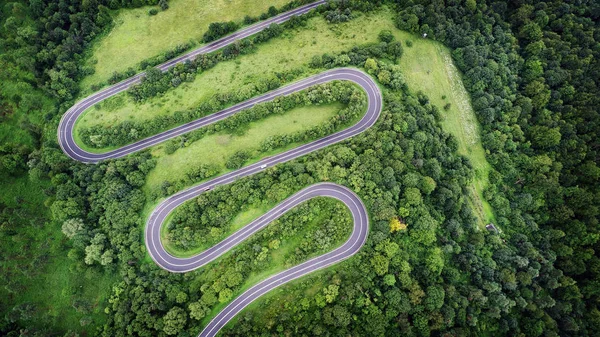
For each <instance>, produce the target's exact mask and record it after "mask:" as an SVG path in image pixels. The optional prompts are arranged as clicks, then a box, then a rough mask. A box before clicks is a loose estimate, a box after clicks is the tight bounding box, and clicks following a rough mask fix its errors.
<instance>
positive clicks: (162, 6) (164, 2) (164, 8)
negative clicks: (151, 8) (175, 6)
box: [158, 0, 169, 11]
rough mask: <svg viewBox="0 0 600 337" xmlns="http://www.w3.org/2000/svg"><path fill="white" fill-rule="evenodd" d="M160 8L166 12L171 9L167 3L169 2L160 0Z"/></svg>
mask: <svg viewBox="0 0 600 337" xmlns="http://www.w3.org/2000/svg"><path fill="white" fill-rule="evenodd" d="M158 6H159V7H160V9H161V10H163V11H166V10H167V9H169V3H168V2H167V0H160V1H159V2H158Z"/></svg>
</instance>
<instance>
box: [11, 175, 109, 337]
mask: <svg viewBox="0 0 600 337" xmlns="http://www.w3.org/2000/svg"><path fill="white" fill-rule="evenodd" d="M49 185H50V184H49V182H48V181H42V182H39V183H38V182H32V181H30V180H29V179H28V178H27V177H21V178H17V179H14V178H12V179H10V180H7V179H5V178H2V179H0V189H1V190H2V191H3V193H2V194H0V202H2V203H4V204H6V205H7V206H8V207H15V206H16V204H17V202H20V203H21V207H22V210H23V212H26V213H27V219H30V220H29V224H28V225H27V226H21V227H19V228H15V231H16V232H17V235H14V236H11V238H12V239H11V240H6V241H3V243H2V246H1V247H0V255H3V256H5V257H7V260H3V261H2V264H3V266H2V267H3V268H6V270H9V271H13V270H15V269H17V268H18V269H21V268H24V270H31V271H29V272H27V273H16V274H13V276H12V277H17V278H19V279H22V280H13V281H17V283H19V284H21V285H22V286H23V287H24V288H23V289H21V291H18V292H16V293H9V292H8V291H6V289H5V288H4V287H0V298H3V299H8V300H7V301H8V303H11V306H14V305H18V304H22V303H32V304H34V305H35V307H36V309H37V311H38V312H39V313H40V314H41V313H47V314H48V316H47V319H43V320H39V319H37V318H34V319H33V320H32V321H31V322H30V324H32V325H33V326H37V327H40V328H42V327H43V328H47V327H52V328H54V329H57V330H59V331H67V330H69V329H71V330H74V331H78V332H81V333H86V332H87V333H88V334H91V333H93V332H94V331H95V329H96V327H97V326H101V325H102V324H103V323H104V320H105V319H106V317H105V314H104V306H105V304H106V299H107V297H108V296H109V294H110V288H111V285H112V283H113V282H114V281H115V279H116V277H115V276H116V275H111V274H109V273H106V272H101V271H98V269H96V268H84V269H82V270H78V269H77V268H76V265H75V264H74V263H73V261H71V260H70V259H69V258H68V257H67V250H68V247H67V246H66V244H65V243H66V238H65V237H64V236H63V235H62V233H61V229H60V225H58V224H53V223H49V222H46V221H45V219H46V218H47V217H48V214H47V213H48V209H47V208H46V207H44V206H43V205H44V201H45V199H46V197H45V195H44V193H42V192H41V191H42V190H43V189H45V188H47V187H48V186H49ZM17 200H22V201H17ZM37 256H41V259H42V261H43V262H42V263H41V264H40V267H34V268H28V265H27V264H28V263H31V262H32V260H34V259H35V257H37ZM76 300H77V301H83V302H85V303H87V304H88V305H89V307H90V311H89V312H77V311H76V310H75V309H74V307H73V303H74V301H76ZM0 307H2V306H0ZM85 316H90V317H91V319H92V322H91V324H89V325H86V326H84V327H81V325H80V319H81V318H83V317H85ZM34 317H35V316H34Z"/></svg>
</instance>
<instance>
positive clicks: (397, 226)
mask: <svg viewBox="0 0 600 337" xmlns="http://www.w3.org/2000/svg"><path fill="white" fill-rule="evenodd" d="M403 230H406V224H405V223H404V222H402V221H400V218H398V217H393V218H392V219H391V220H390V233H394V232H397V231H403Z"/></svg>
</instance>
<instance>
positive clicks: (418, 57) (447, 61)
mask: <svg viewBox="0 0 600 337" xmlns="http://www.w3.org/2000/svg"><path fill="white" fill-rule="evenodd" d="M394 34H395V35H396V38H397V39H399V40H400V41H402V42H404V41H407V40H410V41H412V42H413V46H412V47H406V44H405V47H404V55H403V56H402V58H401V60H400V66H401V67H402V71H403V73H404V75H405V77H406V82H407V83H408V86H409V88H410V89H411V90H413V91H422V92H423V93H425V94H426V95H427V96H428V97H429V99H430V101H431V103H432V104H434V105H436V106H438V107H439V108H440V109H441V111H442V115H443V116H444V120H443V122H442V127H443V128H444V129H445V130H446V131H448V132H449V133H451V134H452V135H454V136H455V137H456V138H457V139H458V144H459V147H458V152H459V153H460V154H462V155H464V156H466V157H467V158H469V160H470V161H471V164H472V165H473V167H474V169H475V179H474V183H473V185H472V186H471V187H470V188H471V192H470V197H471V199H472V200H471V201H472V204H473V206H474V208H475V210H476V211H477V212H476V213H477V215H478V217H479V219H480V220H481V224H482V225H483V224H484V223H489V222H493V221H494V215H493V212H492V208H491V206H490V205H489V204H488V203H487V201H485V200H484V199H483V197H482V196H483V190H484V189H485V187H486V186H487V184H488V173H489V170H490V164H489V163H488V162H487V160H486V159H485V151H484V149H483V146H482V145H481V139H480V132H481V131H480V126H479V123H478V121H477V117H476V116H475V112H474V111H473V108H472V107H471V101H470V97H469V94H468V93H467V91H466V90H465V88H464V86H463V84H462V80H461V74H460V73H459V71H458V69H456V67H455V66H454V63H453V62H452V57H451V55H450V51H449V50H448V49H447V48H445V47H444V46H443V45H441V44H440V43H438V42H435V41H432V40H427V39H423V38H420V37H417V36H415V35H412V34H408V33H405V32H401V31H398V30H396V31H394ZM444 96H446V98H442V97H444ZM446 104H450V108H449V109H447V110H445V109H444V108H443V107H444V106H445V105H446Z"/></svg>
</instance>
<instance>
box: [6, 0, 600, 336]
mask: <svg viewBox="0 0 600 337" xmlns="http://www.w3.org/2000/svg"><path fill="white" fill-rule="evenodd" d="M176 1H182V0H169V1H166V0H160V1H154V0H133V1H129V0H86V1H76V0H29V1H10V0H0V23H1V25H0V65H2V67H0V69H1V70H0V140H1V142H0V189H1V190H2V191H3V192H4V193H2V196H0V285H1V287H0V298H3V300H2V301H0V313H1V315H0V334H1V335H5V336H65V337H66V336H70V337H72V336H89V335H94V336H107V337H108V336H127V335H139V336H171V335H176V336H196V335H197V334H198V333H199V332H200V331H201V329H202V327H203V326H205V325H206V324H207V323H208V322H209V321H210V319H211V318H212V317H214V316H215V315H216V314H217V313H218V312H219V311H220V310H221V309H222V308H223V307H224V306H225V305H226V304H227V303H229V302H230V301H231V300H232V299H234V298H235V297H236V296H238V295H240V294H241V293H242V292H243V291H244V290H245V289H247V288H248V287H249V286H251V285H252V284H255V283H256V282H257V281H260V280H262V279H264V278H266V277H268V276H270V275H272V274H274V273H275V272H277V271H281V270H284V269H286V268H289V267H291V266H293V265H296V264H298V263H300V262H302V261H305V260H307V259H309V258H311V257H314V256H317V255H320V254H322V253H325V252H328V251H331V250H332V249H333V248H335V247H337V246H339V245H340V244H341V242H343V241H344V240H345V239H346V238H347V237H348V236H349V232H350V228H351V222H352V219H351V218H350V217H349V213H348V210H347V209H346V208H345V207H344V206H343V205H342V204H341V203H339V202H337V201H335V200H332V199H327V198H317V199H313V200H311V201H310V202H308V203H306V204H302V205H300V206H299V207H297V208H295V209H294V210H292V211H291V212H290V213H289V214H287V215H285V216H284V217H282V218H280V219H278V220H276V221H275V222H274V223H273V224H272V225H270V226H269V227H268V228H266V229H265V230H264V231H262V232H260V233H258V234H256V235H255V236H253V237H251V238H250V239H249V240H248V241H246V242H244V243H243V244H242V245H240V246H239V247H237V248H236V249H235V250H233V251H232V252H230V253H228V254H226V255H224V256H223V257H221V258H219V259H218V260H217V261H216V262H214V263H212V264H210V265H208V266H206V267H204V268H200V269H198V270H195V271H193V272H189V273H185V274H176V273H169V272H166V271H165V270H163V269H161V268H159V267H158V266H157V265H155V264H154V263H153V261H152V260H151V259H150V258H149V256H148V254H147V252H146V248H145V247H144V239H143V235H144V234H143V233H144V225H145V223H146V218H147V217H148V215H149V211H151V209H152V207H153V206H155V205H156V203H157V202H158V201H159V200H161V198H164V197H166V196H169V195H172V194H173V193H176V192H178V191H180V190H182V189H184V188H186V187H188V186H192V185H194V184H197V183H199V182H201V181H204V180H206V179H207V178H209V177H214V176H216V175H219V174H221V173H223V172H227V171H228V170H232V169H236V168H239V167H242V166H244V165H247V164H248V163H250V162H253V161H256V160H257V159H260V158H263V157H265V156H267V155H271V154H272V153H275V152H276V151H282V150H284V149H288V148H289V146H292V145H298V144H303V143H306V142H308V141H310V140H314V139H317V138H320V137H323V136H326V135H329V134H331V133H333V132H335V131H337V130H340V129H343V128H345V127H347V126H348V125H350V124H352V123H353V122H354V121H355V120H356V119H358V118H360V116H361V114H362V113H363V111H364V105H365V103H364V100H365V97H364V96H365V95H364V93H363V92H362V91H361V90H360V89H359V88H358V87H355V86H353V85H351V84H348V83H344V82H332V83H328V84H324V85H321V86H317V87H313V88H310V89H309V90H306V91H303V92H299V93H296V94H293V95H290V96H286V97H282V98H278V99H276V100H274V101H272V102H267V103H264V104H261V105H257V106H255V107H253V108H251V109H248V110H246V111H244V112H243V113H241V114H239V115H236V116H235V117H232V118H230V119H227V120H224V121H222V122H219V123H217V124H214V125H211V126H210V127H208V128H206V129H201V130H197V131H194V132H192V133H190V134H187V135H184V136H182V137H179V138H175V139H172V140H169V141H167V142H165V143H164V144H162V145H160V146H159V148H158V149H156V148H151V149H148V150H144V151H141V152H138V153H135V154H133V155H130V156H126V157H124V158H121V159H114V160H108V161H104V162H101V163H98V164H94V165H89V164H83V163H79V162H76V161H73V160H72V159H70V158H69V157H67V156H66V155H65V154H64V153H63V151H62V150H61V148H60V146H59V144H58V140H57V127H58V124H59V121H60V119H61V116H62V115H63V114H64V113H65V111H67V109H69V108H70V107H71V106H72V105H73V104H75V103H76V102H77V101H78V100H79V99H81V98H82V97H84V96H85V95H87V94H85V95H84V93H88V91H89V89H90V88H88V87H83V86H82V85H81V83H82V81H83V80H84V79H85V78H86V76H89V75H91V74H92V73H93V72H94V69H93V68H91V67H90V66H89V65H87V64H88V63H86V60H87V59H88V58H89V57H90V49H91V48H92V46H93V45H94V43H96V42H97V41H98V39H102V38H103V37H105V36H106V35H107V34H108V33H109V32H110V30H111V29H112V28H113V27H115V25H117V24H118V22H115V20H114V15H115V13H118V12H119V11H126V10H128V9H130V8H144V10H146V9H148V11H147V15H149V16H152V17H159V16H160V15H162V14H163V12H164V13H166V12H168V11H169V10H172V8H173V6H174V5H175V2H176ZM309 2H310V1H304V0H295V1H292V2H290V3H289V4H287V5H284V6H283V7H281V8H275V7H271V8H269V9H268V10H267V11H266V12H265V13H263V14H261V15H259V16H256V17H251V16H246V17H241V18H240V19H239V20H237V21H235V20H233V21H229V20H227V21H222V22H213V23H211V24H210V25H209V26H208V27H209V28H208V30H207V31H206V32H201V34H200V35H199V37H198V43H205V42H210V41H214V40H215V39H218V38H220V37H222V36H224V35H227V34H230V33H232V32H234V31H236V30H237V29H239V28H240V27H244V26H247V25H249V24H252V23H254V22H257V21H259V20H264V19H266V18H269V17H273V16H274V15H277V14H278V13H281V12H284V11H286V10H289V9H292V8H295V7H298V6H299V5H302V4H306V3H309ZM383 8H386V9H389V10H391V11H392V12H393V18H394V25H395V27H396V28H397V29H399V30H401V31H405V32H410V33H412V34H414V36H415V38H417V39H425V37H424V36H425V35H424V34H426V39H432V40H435V41H438V42H440V43H442V44H443V45H445V46H447V47H448V48H450V50H451V56H452V61H453V63H454V64H455V65H456V67H457V68H458V69H459V70H460V72H461V79H462V83H463V84H464V87H465V89H466V91H467V92H468V94H469V95H470V103H471V105H472V108H473V110H474V112H475V114H476V117H477V121H478V123H479V125H480V128H481V130H480V133H481V142H482V145H483V148H484V150H485V159H486V160H487V161H488V162H489V164H490V166H491V169H490V171H489V177H488V178H489V182H490V183H489V184H488V186H487V187H486V188H485V189H484V191H483V195H482V197H483V198H484V199H485V201H486V202H488V203H489V204H490V205H491V208H492V209H493V217H494V226H495V227H496V228H497V229H498V230H488V229H485V225H486V224H487V223H481V219H480V218H479V217H478V216H477V213H476V209H475V207H474V205H473V202H472V200H471V199H470V198H469V197H468V196H469V193H470V192H469V185H470V184H471V183H472V181H473V180H474V179H476V178H477V177H476V175H475V173H474V170H473V163H472V162H470V160H469V159H468V158H466V157H465V156H463V155H460V154H459V153H458V148H459V141H460V140H459V139H458V138H457V137H455V136H453V135H452V134H451V133H450V132H448V130H445V129H444V127H443V121H444V119H445V118H448V117H447V116H446V115H445V114H446V112H447V111H448V109H449V108H450V105H449V103H448V104H447V105H446V106H438V105H434V104H432V103H431V101H432V97H428V95H427V94H426V93H424V92H423V91H414V90H411V87H410V86H409V85H407V81H406V79H405V74H403V72H402V70H401V68H400V66H399V65H398V63H399V60H401V59H402V58H403V57H405V54H406V53H407V50H409V48H412V44H413V42H411V41H408V40H407V41H404V40H398V39H397V38H395V36H394V34H392V32H390V31H386V30H383V31H373V32H368V34H371V35H372V36H373V37H376V40H377V42H374V43H359V44H357V45H356V46H354V47H352V48H348V49H347V50H344V51H341V52H339V51H336V52H331V51H329V50H322V51H321V52H320V53H318V54H315V55H314V56H313V57H312V58H311V60H310V62H307V63H306V64H303V65H302V66H301V67H298V68H295V69H290V71H289V72H287V73H277V74H264V75H263V76H262V77H260V78H256V79H255V81H254V82H253V87H252V88H251V89H249V90H247V91H237V92H224V93H221V94H220V95H214V96H211V97H209V98H207V99H205V100H204V101H203V102H202V103H201V104H199V105H198V106H196V107H194V108H193V109H189V110H178V111H175V112H173V113H172V114H170V115H162V116H157V117H154V118H151V119H148V120H144V121H139V122H137V121H135V120H132V121H125V122H121V123H118V124H115V125H112V126H111V127H110V128H107V127H103V126H100V125H98V126H93V127H89V128H82V129H81V130H80V131H79V137H80V139H81V141H82V143H83V144H84V145H86V146H87V147H89V148H91V149H104V148H110V147H118V146H122V145H125V144H129V143H131V142H134V141H137V140H139V139H142V138H145V137H148V136H151V135H154V134H156V133H158V132H161V131H164V130H167V129H169V128H172V127H174V126H176V125H180V124H182V123H186V122H189V121H191V120H194V119H197V118H199V117H202V116H206V115H208V114H211V113H214V112H217V111H219V110H221V109H223V108H225V107H228V106H231V105H233V104H236V103H239V102H242V101H244V100H246V99H248V98H251V97H254V96H256V95H259V94H261V93H265V92H268V91H269V90H272V89H274V88H277V87H280V86H283V85H285V84H288V83H290V82H292V81H294V80H297V79H301V78H304V77H306V76H308V75H310V74H314V73H317V72H319V71H322V70H325V69H332V68H337V67H355V68H359V69H362V70H364V71H365V72H367V73H368V74H370V75H371V76H372V77H373V78H374V79H375V81H377V83H378V84H379V86H380V88H381V90H382V92H383V99H384V106H383V111H382V114H381V116H380V118H379V120H378V121H377V123H376V124H375V125H374V126H373V127H372V128H370V129H369V130H367V131H366V132H364V133H362V134H360V135H357V136H355V137H353V138H351V139H349V140H346V141H344V142H342V143H339V144H336V145H332V146H330V147H327V148H325V149H322V150H320V151H317V152H314V153H311V154H309V155H307V156H304V157H301V158H298V159H295V160H293V161H290V162H288V163H284V164H280V165H277V166H275V167H272V168H269V169H268V170H266V171H264V172H261V173H258V174H256V175H253V176H250V177H246V178H242V179H239V180H237V181H235V182H234V183H232V184H229V185H226V186H221V187H217V188H216V189H215V190H213V191H210V192H209V193H206V194H203V195H201V196H200V197H198V198H196V199H193V200H191V201H189V202H187V203H186V204H184V205H183V206H182V207H180V208H178V209H177V210H176V211H175V212H174V213H173V214H172V216H171V218H170V222H169V223H168V225H167V226H166V228H165V233H164V236H163V240H165V241H166V242H167V247H168V248H169V249H170V251H171V252H172V253H174V254H182V255H185V254H192V253H193V252H197V251H198V250H203V249H206V248H208V247H210V246H211V245H212V244H214V243H215V242H218V241H220V240H222V239H223V238H225V237H226V236H227V235H228V234H230V233H231V232H232V231H234V230H235V229H236V228H238V227H239V226H241V225H244V224H245V223H248V222H249V221H250V220H252V219H254V218H256V217H258V216H260V215H261V214H262V213H264V212H265V211H266V210H268V209H269V208H270V207H272V206H273V205H275V204H277V203H278V202H280V201H282V200H283V199H285V198H286V197H288V196H290V195H292V194H293V193H295V192H297V191H299V190H301V189H302V188H303V187H306V186H308V185H310V184H313V183H317V182H323V181H329V182H333V183H337V184H340V185H344V186H347V187H348V188H350V189H351V190H353V191H354V192H355V193H357V194H358V195H359V196H360V198H361V199H362V200H363V201H364V203H365V205H366V207H367V209H368V211H369V219H370V231H369V235H368V239H367V242H366V244H365V246H364V247H363V248H362V250H361V251H360V253H358V254H357V255H355V256H354V257H352V258H350V259H348V260H346V261H344V262H342V263H340V264H337V265H335V266H332V267H329V268H327V269H325V270H322V271H319V272H317V273H315V274H311V275H308V276H306V277H303V278H301V279H299V280H296V281H294V282H292V283H290V284H287V285H285V286H284V287H281V288H278V289H277V290H275V291H273V292H271V293H269V294H268V295H266V296H265V297H264V298H261V299H260V300H258V301H256V302H254V303H253V304H252V305H251V306H250V307H249V308H248V309H246V310H245V311H244V312H242V313H241V314H240V315H238V317H236V318H235V319H234V320H233V321H232V322H231V323H230V324H228V325H227V326H226V327H225V329H223V330H222V331H221V334H222V335H224V336H240V335H244V336H275V335H277V336H281V335H288V336H349V335H353V336H354V335H356V336H597V335H598V331H600V308H599V307H600V284H599V283H598V280H600V260H599V256H598V254H596V250H600V243H599V242H598V240H599V239H600V224H599V220H600V209H599V207H600V187H599V185H600V184H599V180H600V168H599V167H598V161H599V158H600V157H599V155H598V150H599V149H600V142H599V139H600V135H599V132H600V115H599V113H598V106H600V89H599V84H600V64H599V62H600V43H599V41H600V4H598V3H597V2H595V1H587V0H582V1H558V0H553V1H511V2H504V1H494V0H489V1H488V0H465V1H462V0H450V1H437V0H329V1H328V2H327V3H326V4H324V5H322V6H320V7H319V8H317V9H316V10H315V11H312V12H310V13H308V14H306V15H305V16H302V17H298V18H297V19H293V20H290V21H288V22H286V23H284V24H282V25H273V26H270V27H269V28H267V29H266V30H264V31H262V32H261V33H259V34H257V35H254V36H253V37H250V38H247V39H243V40H240V41H238V42H236V43H235V44H233V45H230V46H229V47H226V48H224V49H222V50H219V51H217V52H214V53H211V54H207V55H201V56H200V57H198V58H197V59H195V60H194V61H191V62H187V63H185V64H180V65H178V66H176V67H174V68H171V70H169V71H167V72H165V73H162V72H160V71H159V70H157V69H155V68H152V67H153V66H155V65H157V64H159V63H161V62H164V61H166V60H168V59H170V58H172V57H174V56H177V55H179V54H181V53H183V52H185V51H188V50H190V49H191V48H192V47H193V46H194V45H193V44H189V45H179V46H177V47H175V48H174V49H172V50H171V51H168V52H166V53H165V54H164V55H155V56H153V57H152V58H150V59H147V60H144V61H143V62H141V63H140V64H139V65H138V66H136V68H130V69H128V70H127V71H125V72H115V73H114V74H113V75H112V77H111V78H110V79H108V80H107V81H106V82H105V83H96V84H94V85H93V87H92V88H91V89H92V91H95V90H98V89H101V88H103V87H105V86H106V85H108V84H114V83H117V82H119V81H120V80H123V79H126V78H128V77H130V76H132V75H134V74H136V73H137V72H139V71H146V76H145V78H144V80H143V81H142V82H141V83H140V84H138V85H135V86H133V87H132V88H131V89H129V90H128V91H127V92H126V93H124V96H125V97H127V99H130V100H132V101H135V103H136V104H142V103H144V102H148V101H150V100H153V99H160V98H161V97H163V95H165V94H168V93H169V92H172V91H173V90H176V89H177V88H178V87H180V86H185V84H186V83H188V82H191V81H192V80H193V79H194V78H196V76H198V75H199V74H201V73H203V72H205V71H207V70H208V69H211V68H216V67H217V66H218V65H220V64H226V63H234V64H235V63H236V62H239V58H240V57H242V56H243V55H246V54H251V53H258V52H259V51H257V48H258V46H261V45H265V44H269V43H271V42H272V41H273V40H276V39H289V38H290V37H291V36H293V35H294V34H297V32H298V31H299V30H301V29H305V28H304V27H305V26H306V25H307V22H308V21H310V20H313V19H323V20H325V22H326V23H327V25H328V26H329V27H331V29H332V31H334V32H335V31H336V29H338V28H337V27H338V26H339V25H343V24H346V23H348V22H352V20H357V19H358V18H360V17H367V18H373V17H377V15H378V13H380V12H379V11H381V10H382V9H383ZM317 33H318V32H315V34H317ZM290 52H291V53H293V51H290ZM422 62H423V63H427V62H428V60H426V59H424V60H422ZM427 74H428V73H424V74H423V76H427ZM447 94H448V95H450V93H447ZM444 99H445V97H444ZM110 104H113V105H118V104H119V99H118V98H111V99H109V100H106V101H104V102H102V104H101V105H102V107H103V108H106V106H110ZM328 104H330V105H331V104H335V106H336V107H337V109H338V110H336V111H335V112H334V113H333V114H332V117H331V118H329V119H325V120H324V121H323V122H321V123H320V124H319V125H318V126H316V127H313V128H311V129H307V130H304V131H298V132H296V133H293V134H288V135H282V136H277V137H272V138H269V140H268V141H267V142H263V143H261V144H260V146H259V147H257V148H256V149H254V150H252V151H240V152H236V153H234V154H233V155H232V156H230V157H228V158H226V161H225V167H223V168H222V167H219V166H216V165H215V166H209V165H206V166H198V167H196V168H195V169H194V170H193V171H189V172H183V173H182V176H184V177H185V178H182V179H175V178H171V179H170V180H169V179H165V180H164V181H161V185H160V188H159V189H152V188H149V187H148V185H147V181H148V179H149V177H150V176H151V174H152V172H153V170H154V169H155V168H156V167H157V166H158V165H159V161H160V156H162V155H163V151H164V153H166V154H173V153H175V154H177V153H178V152H180V151H184V150H185V149H186V148H188V147H190V146H192V145H193V144H194V143H196V142H199V141H201V140H202V139H205V138H207V137H208V136H210V135H223V134H227V135H233V136H235V135H241V134H244V133H245V132H247V131H248V127H247V124H248V123H251V122H256V121H260V120H264V119H266V118H270V117H272V116H273V115H280V116H285V115H286V114H288V113H289V112H290V111H293V110H294V109H297V108H302V107H311V106H327V105H328ZM92 109H94V108H92ZM132 130H135V131H136V132H135V133H133V132H132ZM173 176H175V175H173Z"/></svg>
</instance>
